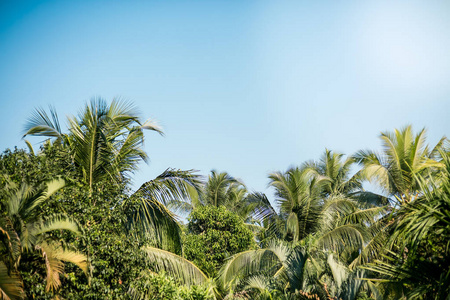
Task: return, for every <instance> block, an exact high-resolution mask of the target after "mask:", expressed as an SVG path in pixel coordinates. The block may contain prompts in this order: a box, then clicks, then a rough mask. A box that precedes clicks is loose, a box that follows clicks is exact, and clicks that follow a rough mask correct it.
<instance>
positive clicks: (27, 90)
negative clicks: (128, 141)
mask: <svg viewBox="0 0 450 300" xmlns="http://www.w3.org/2000/svg"><path fill="white" fill-rule="evenodd" d="M319 2H320V3H319ZM449 3H450V2H448V1H426V2H425V1H396V2H395V3H393V1H280V0H278V1H261V0H259V1H116V2H113V1H5V0H3V1H0V66H1V67H0V86H1V89H0V104H1V111H0V114H1V118H0V125H1V128H2V131H1V140H0V148H1V149H2V150H4V149H6V148H13V147H14V146H18V147H25V143H24V142H23V141H22V140H21V136H22V135H23V126H24V124H25V122H26V119H27V118H28V117H29V116H30V115H31V113H32V111H33V109H34V108H35V107H39V106H42V107H47V106H48V105H50V104H51V105H54V106H55V107H56V109H57V111H58V113H59V116H60V119H62V120H64V119H65V118H64V116H66V115H71V114H76V113H77V112H78V111H79V109H80V108H82V107H83V105H84V104H85V103H86V102H87V101H89V99H90V98H92V97H102V98H105V99H107V100H111V99H112V98H114V97H120V98H123V99H127V100H131V101H133V102H134V103H135V104H136V106H137V107H138V108H139V109H140V111H141V115H142V117H143V119H147V118H154V119H157V120H159V123H160V124H161V125H162V126H163V128H164V131H165V134H166V135H165V137H161V136H158V135H157V134H155V133H147V134H146V145H145V146H146V147H145V149H146V150H147V151H148V153H149V156H150V159H151V162H150V163H149V164H148V165H142V167H141V169H140V171H139V172H138V173H137V174H136V176H135V186H139V185H140V184H142V183H143V182H145V181H147V180H150V179H152V178H154V177H155V176H157V175H158V174H160V173H161V172H162V171H164V170H165V169H166V168H168V167H173V168H179V169H196V170H199V171H200V173H201V174H203V175H207V174H208V173H209V171H210V170H212V169H216V170H218V171H227V172H229V173H230V174H231V175H232V176H235V177H238V178H241V179H242V180H243V181H244V182H245V183H246V184H247V186H248V188H249V189H251V190H255V191H262V192H266V193H268V196H269V197H270V198H272V195H271V191H270V190H268V189H267V183H268V179H267V174H268V173H270V172H272V171H278V170H286V169H287V168H288V167H289V166H291V165H300V164H301V163H303V162H305V161H308V160H311V159H318V158H319V157H320V155H321V154H322V153H323V151H324V149H325V147H327V148H328V149H332V150H335V151H338V152H343V153H346V154H352V153H354V152H356V151H357V150H359V149H375V150H376V149H379V147H380V141H379V139H378V135H379V133H380V132H381V131H386V130H389V131H392V130H393V129H394V128H401V127H403V126H405V125H407V124H412V125H413V126H414V129H415V131H418V130H420V129H421V128H422V127H427V128H428V137H429V142H430V143H436V142H437V141H438V140H439V138H440V137H442V136H443V135H450V130H449V129H450V127H449V125H450V119H449V112H450V85H449V79H450V55H449V53H450V34H449V33H450V32H449V31H450V18H448V16H449V13H450V4H449ZM30 140H31V142H32V143H33V144H34V145H36V147H37V145H38V142H39V141H40V140H41V139H39V138H37V139H36V138H32V139H30Z"/></svg>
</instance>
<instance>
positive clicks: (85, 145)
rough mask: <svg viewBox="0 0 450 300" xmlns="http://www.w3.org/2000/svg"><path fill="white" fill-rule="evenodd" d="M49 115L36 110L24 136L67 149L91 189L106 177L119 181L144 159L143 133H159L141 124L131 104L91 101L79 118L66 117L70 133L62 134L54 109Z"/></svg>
mask: <svg viewBox="0 0 450 300" xmlns="http://www.w3.org/2000/svg"><path fill="white" fill-rule="evenodd" d="M50 115H51V117H49V116H48V114H47V113H46V112H45V111H44V110H43V109H37V110H36V111H35V112H34V114H33V115H32V116H31V117H30V119H29V120H28V123H27V125H26V126H25V135H24V137H25V136H27V135H35V136H45V137H48V138H54V139H55V141H56V142H60V143H63V144H64V145H65V146H67V149H68V151H69V152H70V154H71V156H72V160H73V163H74V165H75V167H76V169H77V170H79V172H80V175H81V177H82V180H83V182H84V183H85V184H87V185H88V186H89V188H90V190H92V189H93V185H94V184H95V183H97V182H100V181H101V180H104V179H105V178H109V179H113V180H115V181H118V180H121V179H123V178H124V177H126V176H127V174H128V173H129V172H133V171H134V170H135V169H136V168H137V165H138V163H139V162H140V161H141V160H143V161H146V160H147V158H148V157H147V154H146V153H145V151H144V150H143V149H142V146H143V143H144V130H153V131H156V132H159V133H160V134H162V130H161V128H160V127H159V126H158V125H157V124H156V123H154V122H153V121H151V120H149V121H147V122H142V121H141V120H140V119H139V117H138V116H137V113H136V109H135V108H134V106H133V105H132V104H131V103H130V102H125V101H120V100H117V99H114V100H113V101H112V102H111V104H110V105H108V104H107V103H106V101H105V100H103V99H100V98H99V99H92V100H91V102H90V103H89V104H87V105H86V106H85V107H84V109H83V110H82V111H81V113H80V114H79V115H78V117H70V118H68V123H69V131H68V132H67V133H62V131H61V126H60V124H59V120H58V116H57V114H56V112H55V110H54V108H52V107H51V108H50Z"/></svg>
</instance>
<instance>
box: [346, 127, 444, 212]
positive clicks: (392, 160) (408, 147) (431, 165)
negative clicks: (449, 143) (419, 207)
mask: <svg viewBox="0 0 450 300" xmlns="http://www.w3.org/2000/svg"><path fill="white" fill-rule="evenodd" d="M425 134H426V131H425V129H422V130H421V131H420V132H419V133H418V134H416V135H414V134H413V131H412V127H411V126H406V127H404V128H403V129H401V130H397V129H395V130H394V132H393V133H391V132H383V133H381V136H380V138H381V141H382V145H383V152H382V153H376V152H373V151H370V150H361V151H359V152H357V153H356V154H355V155H354V158H355V160H356V161H357V162H358V163H359V164H361V165H362V167H363V169H362V170H361V171H360V175H361V176H362V177H363V178H365V179H368V180H370V181H374V182H377V183H378V184H379V185H380V187H381V188H383V189H384V191H385V192H386V193H387V194H389V195H390V196H395V199H394V202H397V204H399V205H402V204H404V203H408V202H411V201H412V200H413V199H415V198H417V196H418V194H419V191H420V185H419V182H418V181H417V176H421V177H422V178H424V179H428V178H430V176H431V175H432V173H433V172H434V171H436V170H438V169H441V168H442V166H443V165H442V163H440V162H439V155H438V154H439V152H438V151H439V149H440V148H441V147H442V145H443V143H444V141H445V140H446V138H445V137H443V138H442V139H441V140H440V141H439V142H438V143H437V145H436V146H435V147H434V148H433V149H430V148H429V147H428V145H427V144H426V136H425Z"/></svg>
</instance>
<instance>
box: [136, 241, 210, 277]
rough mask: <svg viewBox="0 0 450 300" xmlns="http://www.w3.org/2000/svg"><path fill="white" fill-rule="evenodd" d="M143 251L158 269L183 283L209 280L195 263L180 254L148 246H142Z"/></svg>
mask: <svg viewBox="0 0 450 300" xmlns="http://www.w3.org/2000/svg"><path fill="white" fill-rule="evenodd" d="M143 251H145V252H146V253H147V255H148V258H149V259H150V261H151V262H153V263H154V265H155V268H156V269H157V270H158V271H159V270H165V271H166V272H167V273H169V274H170V275H171V276H174V277H175V278H176V279H178V280H179V281H180V282H181V283H182V284H184V285H200V284H203V283H206V282H208V281H209V279H208V277H207V276H206V275H205V274H204V273H203V272H202V271H201V270H200V269H199V268H198V267H197V266H196V265H195V264H193V263H192V262H190V261H188V260H187V259H185V258H183V257H181V256H178V255H176V254H174V253H171V252H169V251H165V250H162V249H158V248H154V247H149V246H146V247H144V248H143Z"/></svg>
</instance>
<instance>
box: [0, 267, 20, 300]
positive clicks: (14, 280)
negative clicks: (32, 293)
mask: <svg viewBox="0 0 450 300" xmlns="http://www.w3.org/2000/svg"><path fill="white" fill-rule="evenodd" d="M0 299H3V300H16V299H25V293H24V290H23V282H22V279H21V278H20V275H19V273H17V272H11V273H10V272H8V268H7V267H6V265H5V264H4V263H3V262H2V261H0Z"/></svg>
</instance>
